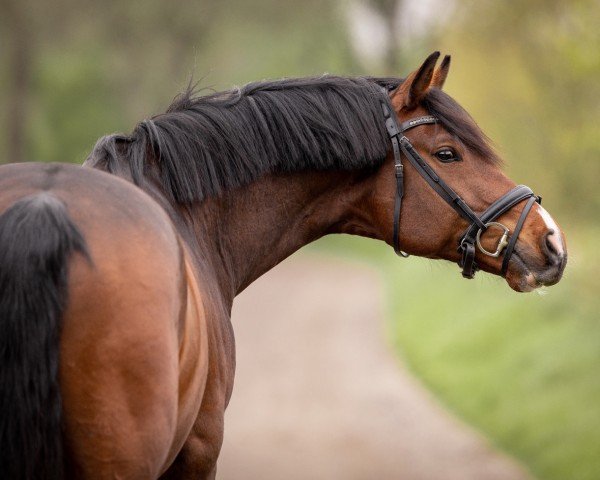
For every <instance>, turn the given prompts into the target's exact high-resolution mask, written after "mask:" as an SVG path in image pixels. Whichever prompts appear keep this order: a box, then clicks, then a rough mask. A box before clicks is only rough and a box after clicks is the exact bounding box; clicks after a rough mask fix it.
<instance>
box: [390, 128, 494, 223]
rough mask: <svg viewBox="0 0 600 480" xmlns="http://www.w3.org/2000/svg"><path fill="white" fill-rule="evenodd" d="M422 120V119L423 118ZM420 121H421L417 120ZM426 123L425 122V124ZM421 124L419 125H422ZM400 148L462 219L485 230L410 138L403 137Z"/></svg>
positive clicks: (477, 218)
mask: <svg viewBox="0 0 600 480" xmlns="http://www.w3.org/2000/svg"><path fill="white" fill-rule="evenodd" d="M421 118H422V117H421ZM417 120H419V119H417ZM423 123H424V122H423ZM423 123H420V124H419V125H422V124H423ZM400 147H401V148H402V152H404V154H405V155H406V158H408V160H409V161H410V163H412V164H413V166H414V167H415V168H416V169H417V171H418V172H419V174H420V175H421V176H422V177H423V178H424V179H425V181H426V182H427V183H428V184H429V185H430V186H431V187H432V188H433V189H434V190H435V191H436V192H437V193H438V195H439V196H440V197H442V198H443V199H444V200H445V201H446V203H447V204H448V205H450V206H451V207H452V208H453V209H454V210H455V211H456V212H457V213H458V214H459V215H460V216H461V217H463V218H464V219H465V220H467V221H468V222H470V223H473V224H475V225H476V226H477V227H478V228H483V229H484V230H485V225H484V224H483V223H482V221H481V220H480V219H479V217H478V216H477V214H476V213H475V212H474V211H473V210H471V208H470V207H469V206H468V205H467V204H466V203H465V201H464V200H463V199H462V198H461V197H460V196H459V195H458V194H457V193H456V192H455V191H454V190H452V188H450V187H449V186H448V184H447V183H446V182H444V181H443V180H442V179H441V178H440V177H439V176H438V174H437V173H435V171H434V170H433V168H431V167H430V166H429V164H428V163H427V162H425V160H423V157H421V155H419V154H418V153H417V151H416V150H415V149H414V147H413V146H412V145H411V143H410V141H409V140H408V138H406V137H405V136H402V138H401V139H400Z"/></svg>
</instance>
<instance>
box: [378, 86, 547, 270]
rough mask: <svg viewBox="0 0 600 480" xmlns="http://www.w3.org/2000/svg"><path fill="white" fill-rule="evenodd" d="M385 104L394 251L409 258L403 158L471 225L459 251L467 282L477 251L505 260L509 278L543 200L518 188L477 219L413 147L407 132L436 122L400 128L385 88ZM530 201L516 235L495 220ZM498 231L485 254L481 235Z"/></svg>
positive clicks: (414, 122) (409, 122)
mask: <svg viewBox="0 0 600 480" xmlns="http://www.w3.org/2000/svg"><path fill="white" fill-rule="evenodd" d="M383 90H384V96H385V100H382V102H381V106H382V109H383V116H384V118H385V127H386V129H387V132H388V135H389V137H390V140H391V142H392V151H393V153H394V170H395V173H396V200H395V202H394V251H395V252H396V253H397V254H398V255H400V256H402V257H408V254H407V253H405V252H403V251H402V250H401V248H400V235H399V233H400V211H401V208H402V197H403V196H404V165H403V164H402V154H404V156H405V157H406V158H408V160H409V161H410V163H411V164H412V165H413V167H415V169H416V170H417V172H419V174H420V175H421V176H422V177H423V178H424V179H425V181H426V182H427V183H428V184H429V185H430V186H431V188H433V189H434V190H435V191H436V192H437V193H438V195H439V196H440V197H442V199H443V200H444V201H445V202H446V203H447V204H448V205H450V206H451V207H452V208H453V209H454V210H455V211H456V212H457V213H458V214H459V215H460V216H461V217H463V218H464V219H465V220H467V222H469V223H470V226H469V228H467V230H466V231H465V233H464V234H463V235H462V236H461V238H460V240H459V243H458V251H459V252H460V253H461V254H462V257H461V260H460V261H459V263H458V264H459V266H460V267H461V268H462V275H463V277H465V278H473V277H474V276H475V272H476V271H477V270H479V267H478V266H477V263H476V262H475V252H476V248H477V249H478V250H479V251H480V252H481V253H483V254H484V255H487V256H489V257H494V258H497V257H500V256H501V255H502V254H504V258H503V259H502V269H501V272H502V276H506V272H507V270H508V263H509V261H510V257H511V256H512V254H513V252H514V249H515V245H516V243H517V238H518V237H519V233H520V232H521V229H522V228H523V224H524V223H525V219H526V218H527V215H528V214H529V212H530V210H531V207H533V204H534V203H535V202H538V203H541V201H542V198H541V197H539V196H536V195H535V194H534V193H533V191H532V190H531V189H530V188H529V187H526V186H525V185H519V186H517V187H515V188H513V189H512V190H511V191H510V192H508V193H506V194H505V195H503V196H501V197H500V198H499V199H498V200H496V201H495V202H494V203H492V204H491V205H490V206H489V207H488V208H487V209H486V210H485V211H484V212H483V213H482V214H481V215H479V216H478V215H477V214H476V213H475V212H474V211H473V210H472V209H471V208H470V207H469V206H468V205H467V204H466V203H465V201H464V200H463V199H462V198H461V197H460V196H459V195H458V194H457V193H456V192H455V191H454V190H453V189H452V188H450V187H449V186H448V184H447V183H446V182H444V181H443V180H442V179H441V178H440V177H439V176H438V175H437V174H436V173H435V170H433V168H431V167H430V166H429V164H428V163H427V162H425V160H423V157H421V156H420V155H419V153H418V152H417V151H416V150H415V148H414V147H413V146H412V144H411V143H410V141H409V140H408V138H406V136H405V135H404V132H406V131H407V130H410V129H411V128H414V127H418V126H419V125H425V124H431V123H437V119H436V118H435V117H434V116H432V115H426V116H423V117H418V118H414V119H412V120H407V121H406V122H403V123H401V124H400V125H398V120H397V118H396V114H395V112H394V109H393V108H392V104H391V102H390V98H389V96H388V92H387V90H386V89H385V88H384V89H383ZM523 200H527V203H526V204H525V207H524V208H523V211H522V212H521V216H520V217H519V220H518V221H517V224H516V226H515V229H514V231H513V232H512V234H511V233H510V229H509V228H508V227H507V226H505V225H503V224H502V223H499V222H496V221H495V220H496V219H497V218H498V217H500V216H501V215H503V214H505V213H506V212H508V211H509V210H510V209H511V208H513V207H514V206H515V205H517V204H519V203H521V202H522V201H523ZM491 228H495V229H498V230H500V231H502V236H501V237H500V240H499V241H498V244H497V245H496V249H495V251H494V252H490V251H488V250H486V249H485V248H484V247H483V246H482V245H481V235H482V233H483V232H485V231H486V230H488V229H491Z"/></svg>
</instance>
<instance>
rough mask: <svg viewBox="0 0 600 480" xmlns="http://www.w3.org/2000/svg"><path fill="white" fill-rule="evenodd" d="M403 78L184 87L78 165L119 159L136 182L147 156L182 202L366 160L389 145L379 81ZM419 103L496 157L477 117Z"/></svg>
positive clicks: (440, 98) (114, 168)
mask: <svg viewBox="0 0 600 480" xmlns="http://www.w3.org/2000/svg"><path fill="white" fill-rule="evenodd" d="M401 81H402V80H401V79H394V78H389V79H383V78H379V79H376V78H361V77H358V78H346V77H336V76H329V75H325V76H322V77H316V78H300V79H285V80H277V81H263V82H254V83H250V84H248V85H245V86H244V87H242V88H237V89H233V90H229V91H225V92H218V93H213V94H210V95H206V96H197V95H195V92H194V90H193V89H191V88H190V89H188V90H187V91H186V92H185V93H183V94H181V95H180V96H178V97H177V98H176V99H175V100H174V102H173V103H172V104H171V106H170V107H169V108H168V109H167V111H166V112H165V113H163V114H160V115H157V116H155V117H153V118H152V119H151V120H144V121H143V122H141V123H139V124H138V125H137V126H136V128H135V129H134V131H133V132H132V134H131V135H130V136H123V135H109V136H106V137H103V138H101V139H100V140H99V141H98V143H97V144H96V146H95V147H94V150H93V151H92V153H91V154H90V156H89V157H88V159H87V160H86V162H85V163H86V165H90V166H93V167H96V168H102V169H105V170H107V171H109V172H111V173H117V172H118V171H119V170H120V169H121V168H123V166H122V165H123V162H124V163H125V165H126V167H125V168H127V169H128V170H129V173H130V174H131V177H132V178H133V181H134V182H135V183H136V184H137V185H141V184H142V183H143V180H144V177H145V175H146V173H147V172H148V169H149V168H150V167H151V163H152V162H153V161H154V162H156V165H157V167H158V171H159V172H160V177H161V179H160V181H161V182H162V185H163V188H164V190H165V193H167V194H168V195H170V196H171V197H172V199H173V200H175V201H177V202H179V203H191V202H194V201H201V200H203V199H205V198H207V197H211V196H215V195H218V194H219V193H221V192H222V191H224V190H227V189H231V188H235V187H239V186H242V185H246V184H248V183H251V182H252V181H254V180H256V179H257V178H258V177H260V176H261V175H263V174H265V173H275V172H295V171H301V170H308V169H312V170H355V169H363V168H373V167H375V166H377V165H379V164H380V163H381V162H382V161H383V160H384V158H385V156H386V153H387V151H388V148H389V146H390V142H389V139H388V137H387V133H386V130H385V125H384V122H383V117H382V111H381V98H382V95H383V93H382V91H381V86H385V87H387V88H394V87H395V86H397V85H399V84H400V83H401ZM425 106H426V108H427V109H428V110H429V112H430V113H431V114H432V115H436V116H437V117H438V118H439V120H440V122H441V123H442V125H443V126H444V127H445V128H446V129H447V130H448V131H449V132H450V133H452V134H454V135H455V136H456V137H457V138H458V139H460V140H462V141H463V143H464V144H465V145H466V146H467V147H468V148H472V149H474V150H475V151H477V152H478V153H479V154H481V156H483V157H487V158H492V157H493V152H492V151H491V149H490V147H489V146H488V143H487V140H486V138H485V136H484V135H483V134H482V133H481V131H480V130H479V128H478V127H477V126H476V124H475V122H473V121H472V120H471V119H470V117H469V116H468V114H466V112H465V111H464V110H463V109H462V108H461V107H460V106H459V105H458V104H457V103H456V102H455V101H454V100H452V99H451V98H450V97H449V96H448V95H446V94H445V93H443V92H441V91H440V90H437V89H431V90H430V91H429V94H428V96H427V98H426V100H425Z"/></svg>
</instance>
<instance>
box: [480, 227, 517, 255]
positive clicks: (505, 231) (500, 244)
mask: <svg viewBox="0 0 600 480" xmlns="http://www.w3.org/2000/svg"><path fill="white" fill-rule="evenodd" d="M485 227H486V230H483V229H482V228H480V229H479V230H478V231H477V236H476V237H475V242H476V244H477V248H478V249H479V251H480V252H481V253H484V254H485V255H487V256H488V257H493V258H498V257H499V256H500V254H501V253H502V250H504V249H505V248H506V246H507V245H508V234H509V233H510V230H509V229H508V227H507V226H505V225H502V224H501V223H499V222H488V223H486V224H485ZM490 227H496V228H499V229H500V230H502V237H500V240H499V241H498V245H497V246H496V251H495V252H494V253H492V252H490V251H488V250H486V249H485V248H483V245H481V233H482V232H484V231H486V232H487V229H488V228H490Z"/></svg>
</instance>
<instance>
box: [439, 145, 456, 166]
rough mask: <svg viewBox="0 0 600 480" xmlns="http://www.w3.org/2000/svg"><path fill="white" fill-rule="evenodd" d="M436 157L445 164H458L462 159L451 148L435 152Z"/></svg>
mask: <svg viewBox="0 0 600 480" xmlns="http://www.w3.org/2000/svg"><path fill="white" fill-rule="evenodd" d="M435 156H436V158H437V159H438V160H439V161H440V162H443V163H452V162H458V161H459V160H460V157H459V156H458V155H457V153H456V152H455V151H454V150H452V149H451V148H442V149H441V150H438V151H437V152H435Z"/></svg>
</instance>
